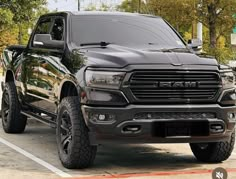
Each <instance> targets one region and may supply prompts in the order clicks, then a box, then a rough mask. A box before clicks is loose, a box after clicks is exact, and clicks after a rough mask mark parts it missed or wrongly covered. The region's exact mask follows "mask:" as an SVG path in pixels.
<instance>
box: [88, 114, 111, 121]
mask: <svg viewBox="0 0 236 179" xmlns="http://www.w3.org/2000/svg"><path fill="white" fill-rule="evenodd" d="M88 118H89V120H90V121H93V122H96V123H99V122H100V123H103V122H104V123H106V122H107V123H108V122H109V123H112V122H114V121H115V115H114V114H98V113H93V112H89V113H88Z"/></svg>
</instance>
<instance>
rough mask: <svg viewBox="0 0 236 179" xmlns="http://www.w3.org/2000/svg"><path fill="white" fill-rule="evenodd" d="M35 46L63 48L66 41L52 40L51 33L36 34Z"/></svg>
mask: <svg viewBox="0 0 236 179" xmlns="http://www.w3.org/2000/svg"><path fill="white" fill-rule="evenodd" d="M33 46H34V47H40V48H50V49H63V48H64V41H60V40H52V36H51V34H35V36H34V40H33Z"/></svg>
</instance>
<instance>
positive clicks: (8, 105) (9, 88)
mask: <svg viewBox="0 0 236 179" xmlns="http://www.w3.org/2000/svg"><path fill="white" fill-rule="evenodd" d="M1 112H2V126H3V129H4V131H5V132H6V133H22V132H24V130H25V126H26V122H27V117H26V116H24V115H22V114H21V106H20V103H19V101H18V96H17V92H16V87H15V84H14V82H7V83H6V85H5V88H4V90H3V95H2V111H1Z"/></svg>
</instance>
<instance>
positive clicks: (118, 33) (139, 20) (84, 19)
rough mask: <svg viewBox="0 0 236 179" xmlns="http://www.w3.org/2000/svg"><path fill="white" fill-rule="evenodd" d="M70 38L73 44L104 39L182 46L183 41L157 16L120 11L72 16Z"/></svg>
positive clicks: (163, 45)
mask: <svg viewBox="0 0 236 179" xmlns="http://www.w3.org/2000/svg"><path fill="white" fill-rule="evenodd" d="M71 27H72V36H71V41H72V42H73V43H75V44H76V45H78V46H80V45H81V44H86V43H96V42H98V43H99V42H107V43H112V44H118V45H155V47H160V48H185V45H184V43H183V42H182V40H181V39H180V38H179V37H178V35H177V34H176V33H175V32H174V31H173V30H172V29H171V28H170V26H169V25H168V24H167V23H166V22H165V21H164V20H163V19H161V18H158V17H157V18H154V17H146V16H131V15H130V16H124V15H80V16H73V17H72V25H71Z"/></svg>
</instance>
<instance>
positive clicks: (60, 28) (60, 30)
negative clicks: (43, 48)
mask: <svg viewBox="0 0 236 179" xmlns="http://www.w3.org/2000/svg"><path fill="white" fill-rule="evenodd" d="M63 34H64V21H63V19H60V18H58V19H55V21H54V24H53V27H52V32H51V35H52V39H53V40H64V38H63Z"/></svg>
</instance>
